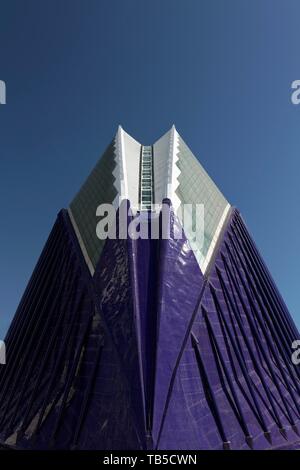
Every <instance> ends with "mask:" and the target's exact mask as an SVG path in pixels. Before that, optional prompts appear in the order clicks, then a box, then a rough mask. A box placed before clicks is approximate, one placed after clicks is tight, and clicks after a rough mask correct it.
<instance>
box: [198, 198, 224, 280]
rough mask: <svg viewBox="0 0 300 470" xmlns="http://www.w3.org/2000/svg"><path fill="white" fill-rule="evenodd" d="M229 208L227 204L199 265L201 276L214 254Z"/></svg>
mask: <svg viewBox="0 0 300 470" xmlns="http://www.w3.org/2000/svg"><path fill="white" fill-rule="evenodd" d="M230 207H231V206H230V204H227V206H226V207H225V209H224V212H223V214H222V217H221V219H220V221H219V223H218V226H217V228H216V231H215V233H214V236H213V239H212V241H211V244H210V246H209V249H208V252H207V254H206V256H205V259H204V261H203V263H201V271H202V273H203V274H205V272H206V269H207V266H208V265H209V262H210V260H211V257H212V255H213V253H214V251H215V246H216V244H217V241H218V239H219V236H220V233H221V230H222V228H223V225H224V223H225V220H226V217H227V214H228V211H229V209H230Z"/></svg>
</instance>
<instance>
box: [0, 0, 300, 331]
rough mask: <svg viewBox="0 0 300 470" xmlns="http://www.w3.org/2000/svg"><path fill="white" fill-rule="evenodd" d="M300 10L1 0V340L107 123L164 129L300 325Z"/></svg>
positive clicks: (266, 3)
mask: <svg viewBox="0 0 300 470" xmlns="http://www.w3.org/2000/svg"><path fill="white" fill-rule="evenodd" d="M299 18H300V2H299V1H297V0H295V1H293V0H219V1H217V0H207V1H206V0H151V1H150V0H105V1H101V0H88V1H86V0H81V1H79V0H64V1H62V0H60V1H58V0H27V1H26V2H25V1H23V0H18V1H17V0H1V2H0V79H1V80H5V81H6V84H7V105H5V106H0V194H1V197H0V214H1V230H0V339H1V338H3V337H4V334H5V331H6V329H7V327H8V325H9V322H10V321H11V318H12V316H13V314H14V311H15V309H16V307H17V305H18V303H19V300H20V297H21V295H22V293H23V291H24V288H25V286H26V284H27V282H28V279H29V277H30V274H31V272H32V270H33V268H34V266H35V264H36V261H37V259H38V256H39V254H40V252H41V249H42V247H43V245H44V243H45V240H46V238H47V235H48V234H49V231H50V229H51V227H52V225H53V223H54V220H55V217H56V213H57V212H58V211H59V210H60V208H62V207H66V206H67V205H68V203H69V201H70V200H71V199H72V197H73V195H74V193H75V192H76V191H77V189H78V188H79V186H80V185H81V183H82V182H83V180H84V179H85V177H86V176H87V175H88V173H89V172H90V170H91V169H92V167H93V166H94V164H95V162H96V161H97V159H98V157H99V156H100V154H101V152H102V151H103V150H104V148H105V147H106V145H107V144H108V143H109V142H110V140H111V139H112V137H113V135H114V133H115V132H116V128H117V125H118V124H119V123H121V124H122V125H123V127H124V128H125V130H127V131H128V132H129V133H130V134H131V135H133V136H135V137H136V138H137V139H138V140H139V141H140V142H142V143H145V144H148V143H152V142H153V141H154V140H156V139H157V138H158V137H159V136H160V135H162V134H163V133H164V132H165V131H166V130H167V129H168V128H170V127H171V125H172V123H173V122H174V123H175V124H176V127H177V129H178V131H179V132H180V133H181V135H182V137H183V138H184V139H185V141H186V142H187V143H188V145H189V146H190V147H191V149H192V150H193V152H194V153H195V154H196V155H197V156H198V158H199V160H200V161H201V163H202V164H203V166H204V167H205V168H206V169H207V171H208V172H209V173H210V175H211V176H212V177H213V179H214V180H215V181H216V183H217V184H218V185H219V187H220V188H221V190H222V191H223V193H224V195H225V196H226V197H227V199H228V200H229V201H230V202H231V203H232V204H234V205H236V206H238V207H239V208H240V210H241V211H242V213H243V216H244V218H245V220H246V222H247V225H248V227H249V229H250V231H251V233H252V235H253V236H254V238H255V240H256V242H257V245H258V247H259V249H260V251H261V253H262V254H263V256H264V258H265V260H266V262H267V264H268V266H269V268H270V270H271V272H272V274H273V276H274V278H275V280H276V282H277V284H278V286H279V289H280V291H281V293H282V294H283V297H284V298H285V300H286V302H287V305H288V307H289V308H290V311H291V313H292V315H293V317H294V318H295V320H296V322H297V324H298V326H300V297H299V287H300V286H299V280H300V262H299V261H300V259H299V258H300V255H299V240H300V217H299V202H300V185H299V173H300V105H299V106H294V105H292V104H291V101H290V95H291V92H290V84H291V82H292V81H293V80H296V79H300V53H299V44H300V27H299Z"/></svg>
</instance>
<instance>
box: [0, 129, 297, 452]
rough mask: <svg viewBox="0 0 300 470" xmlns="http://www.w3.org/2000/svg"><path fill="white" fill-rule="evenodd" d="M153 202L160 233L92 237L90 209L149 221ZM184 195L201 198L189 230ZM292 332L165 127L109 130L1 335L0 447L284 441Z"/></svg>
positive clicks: (255, 255)
mask: <svg viewBox="0 0 300 470" xmlns="http://www.w3.org/2000/svg"><path fill="white" fill-rule="evenodd" d="M163 202H164V203H165V204H166V206H167V208H168V211H167V221H168V224H169V228H170V236H169V237H168V238H164V237H162V236H161V232H159V236H158V237H156V238H154V237H152V238H148V239H146V238H145V239H141V238H137V239H133V238H130V237H126V238H121V237H119V236H117V237H116V239H112V238H108V239H107V240H100V239H99V238H98V236H97V233H96V226H97V223H98V221H99V217H98V216H97V213H98V211H97V208H98V207H99V205H101V204H103V203H109V204H113V206H114V207H115V208H116V209H118V210H120V209H119V207H120V204H121V206H122V205H124V204H125V205H126V208H127V207H128V206H130V207H131V209H132V210H131V213H129V214H128V219H127V222H126V223H127V224H128V225H130V224H131V222H132V221H134V220H135V219H136V218H137V217H139V218H140V220H141V224H146V225H149V226H150V225H151V224H153V223H154V222H153V220H156V221H157V220H158V221H161V220H162V214H161V211H162V210H161V207H162V203H163ZM186 204H193V205H196V204H202V205H203V206H202V207H204V235H203V237H202V238H201V237H200V238H199V239H197V238H195V237H194V236H193V234H194V231H195V225H196V223H197V220H195V216H194V211H192V212H191V214H190V215H191V217H190V218H187V219H185V218H183V216H182V214H183V212H182V211H181V212H180V208H182V207H183V206H184V205H186ZM155 217H156V218H155ZM182 226H183V228H184V236H183V238H181V239H178V238H177V237H176V236H175V234H176V233H177V232H178V230H180V228H182ZM119 230H120V226H117V233H118V234H119ZM297 338H299V334H298V332H297V330H296V327H295V325H294V323H293V320H292V318H291V316H290V314H289V312H288V310H287V308H286V306H285V304H284V302H283V300H282V298H281V296H280V294H279V292H278V290H277V288H276V286H275V284H274V281H273V280H272V277H271V275H270V273H269V271H268V269H267V267H266V266H265V264H264V262H263V260H262V258H261V256H260V254H259V252H258V250H257V248H256V246H255V243H254V242H253V240H252V238H251V236H250V234H249V232H248V229H247V227H246V225H245V223H244V221H243V219H242V217H241V215H240V213H239V211H238V210H237V209H236V208H234V207H232V206H231V204H230V203H229V202H228V201H227V200H226V198H225V197H224V196H223V194H222V193H221V192H220V190H219V189H218V188H217V187H216V185H215V184H214V182H213V181H212V180H211V179H210V177H209V176H208V175H207V173H206V172H205V170H204V169H203V168H202V166H201V165H200V163H199V161H198V160H197V159H196V158H195V156H194V155H193V154H192V152H191V151H190V149H189V148H188V147H187V145H186V144H185V143H184V141H183V140H182V138H181V137H180V136H179V134H178V133H177V131H176V129H175V127H174V126H173V127H172V129H171V130H170V131H169V132H167V133H166V134H165V135H164V136H163V137H161V138H160V139H159V140H158V141H157V142H156V143H155V144H154V145H152V146H143V145H141V144H140V143H139V142H137V141H136V140H134V139H133V138H132V137H131V136H130V135H128V134H127V133H126V132H125V131H124V130H123V129H122V128H121V127H119V129H118V132H117V135H116V136H115V138H114V139H113V141H112V142H111V144H110V145H109V146H108V148H107V150H106V151H105V152H104V154H103V156H102V157H101V159H100V160H99V162H98V163H97V165H96V167H95V168H94V170H93V171H92V173H91V174H90V176H89V177H88V179H87V180H86V182H85V183H84V184H83V186H82V188H81V189H80V191H79V192H78V194H77V195H76V196H75V198H74V199H73V201H72V202H71V204H70V206H69V208H68V209H67V210H65V209H63V210H62V211H61V212H60V213H59V214H58V216H57V220H56V222H55V224H54V227H53V229H52V231H51V233H50V236H49V238H48V241H47V243H46V245H45V247H44V250H43V252H42V254H41V256H40V259H39V261H38V263H37V266H36V268H35V270H34V272H33V274H32V277H31V279H30V282H29V284H28V286H27V288H26V291H25V293H24V295H23V298H22V300H21V302H20V305H19V308H18V310H17V312H16V315H15V317H14V320H13V322H12V324H11V326H10V329H9V331H8V334H7V337H6V361H7V364H6V365H5V366H4V365H3V366H0V367H1V369H0V443H1V444H2V445H3V446H8V447H11V448H18V449H106V450H114V449H250V448H251V449H272V448H273V449H274V448H276V449H278V448H299V446H300V437H299V431H300V394H299V392H300V380H299V379H300V369H299V368H297V366H295V365H294V364H293V363H292V361H291V354H292V349H291V348H292V342H293V341H294V340H295V339H297Z"/></svg>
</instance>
